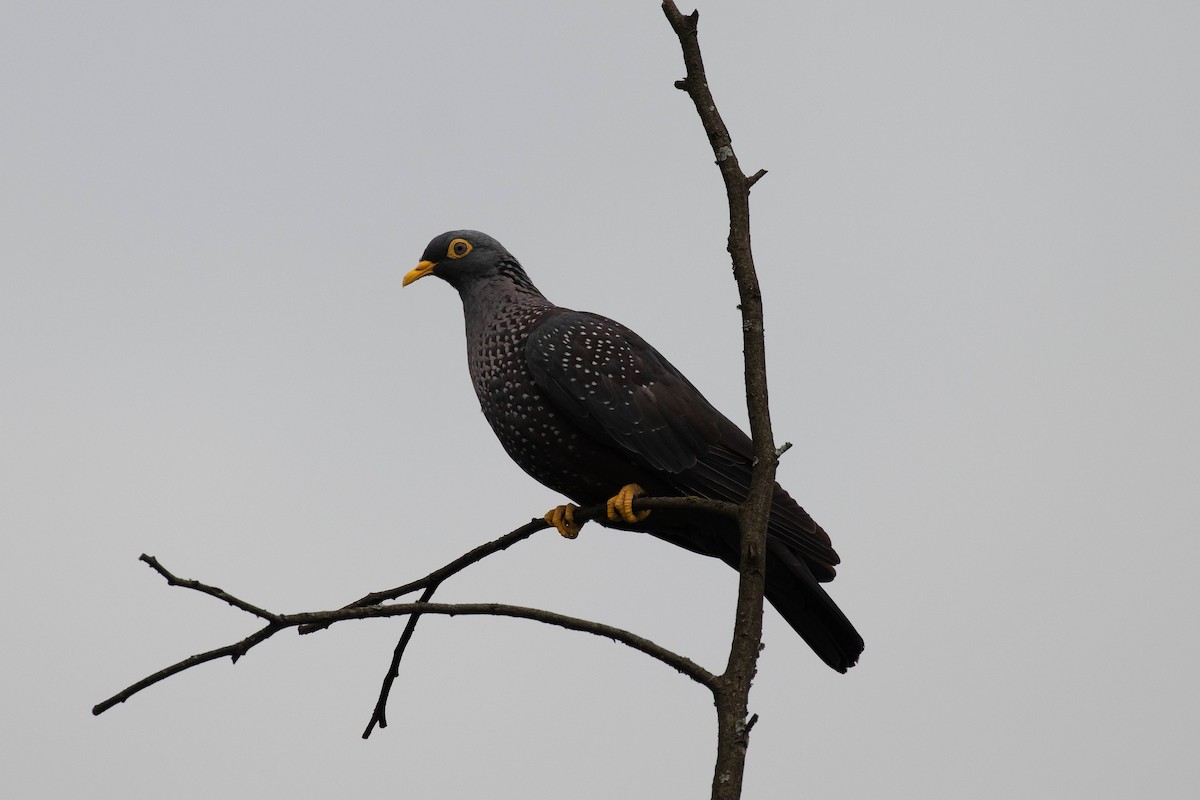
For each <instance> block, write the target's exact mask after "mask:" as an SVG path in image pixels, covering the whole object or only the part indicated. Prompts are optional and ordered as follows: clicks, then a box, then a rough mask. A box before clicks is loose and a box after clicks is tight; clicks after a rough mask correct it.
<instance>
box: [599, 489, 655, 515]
mask: <svg viewBox="0 0 1200 800" xmlns="http://www.w3.org/2000/svg"><path fill="white" fill-rule="evenodd" d="M645 493H646V490H645V489H643V488H642V487H641V486H638V485H637V484H636V483H630V484H627V485H625V486H623V487H621V491H619V492H617V493H616V495H614V496H613V497H610V498H609V499H608V519H609V521H610V522H625V523H628V524H630V525H632V524H634V523H635V522H641V521H642V520H644V519H645V518H646V517H648V516H650V512H649V511H634V510H633V498H635V497H637V496H638V495H640V494H645Z"/></svg>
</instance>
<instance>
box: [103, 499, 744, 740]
mask: <svg viewBox="0 0 1200 800" xmlns="http://www.w3.org/2000/svg"><path fill="white" fill-rule="evenodd" d="M634 508H635V509H638V510H648V509H661V510H664V511H666V510H671V509H682V508H697V509H701V510H704V511H708V512H711V513H717V514H723V515H725V516H736V515H737V506H736V505H735V504H733V503H725V502H722V501H719V500H709V499H706V498H699V497H638V498H636V499H635V500H634ZM605 512H606V507H605V505H604V504H597V505H594V506H589V507H587V508H583V509H580V510H579V511H578V512H576V514H575V519H576V521H577V522H580V523H581V524H582V523H583V522H585V521H587V520H591V519H596V518H597V517H600V516H603V515H604V514H605ZM548 527H550V526H549V524H548V523H547V522H546V521H545V520H544V519H534V520H531V521H530V522H529V523H527V524H525V525H522V526H521V527H520V528H517V529H516V530H514V531H512V532H510V533H507V534H505V535H504V536H501V537H500V538H498V539H495V540H494V541H491V542H488V543H487V544H484V545H480V546H479V547H476V548H475V549H473V550H471V551H469V552H467V553H464V554H463V555H461V556H459V557H458V558H456V559H454V560H453V561H451V562H449V563H448V564H446V565H445V566H442V567H440V568H438V569H436V570H434V571H433V572H431V573H429V574H428V575H426V576H425V577H424V578H420V579H418V580H416V581H411V582H409V583H406V584H403V585H402V586H398V587H396V588H395V589H388V590H386V591H383V592H373V593H371V594H368V595H365V596H364V597H362V598H360V599H358V600H356V601H355V602H353V603H350V604H349V605H347V606H345V607H343V608H340V609H337V610H334V611H315V612H306V613H300V614H276V613H274V612H272V611H268V610H266V609H264V608H260V607H259V606H256V605H254V604H252V603H248V602H246V601H245V600H242V599H241V598H239V597H236V596H234V595H232V594H230V593H228V592H226V591H225V590H223V589H219V588H217V587H215V586H210V585H209V584H206V583H203V582H201V581H198V580H192V579H187V578H179V577H177V576H176V575H175V574H173V573H172V572H170V571H169V570H168V569H167V568H166V567H164V566H162V564H160V563H159V561H158V559H156V558H154V557H153V556H148V555H145V554H143V555H142V556H141V557H140V559H139V560H141V561H144V562H145V563H146V564H148V565H149V566H150V567H151V568H152V569H153V570H154V571H155V572H157V573H158V574H159V575H161V576H162V577H163V578H164V579H165V580H166V581H167V584H168V585H170V586H179V587H182V588H184V589H190V590H192V591H195V592H200V593H201V594H205V595H208V596H209V597H214V598H216V599H218V600H221V601H222V602H225V603H228V604H229V605H231V606H233V607H234V608H237V609H239V610H241V611H244V612H245V613H247V614H251V615H253V616H256V617H259V618H260V619H264V620H266V621H267V623H268V624H267V625H266V626H265V627H263V628H261V629H260V630H258V631H257V632H255V633H254V634H251V635H250V636H248V637H246V638H245V639H242V640H240V641H238V642H234V643H232V644H229V645H226V646H224V647H219V648H217V649H215V650H209V651H207V652H204V653H198V654H196V655H193V656H189V657H187V658H185V659H183V660H182V661H178V662H176V663H175V664H172V665H171V666H169V667H166V668H165V669H162V670H159V671H158V672H155V673H154V674H152V675H148V676H146V677H145V678H143V679H142V680H140V681H138V682H136V683H134V684H132V685H130V686H128V687H126V688H125V689H123V690H121V691H120V692H118V693H117V694H115V695H113V696H112V697H110V698H108V699H107V700H105V701H103V702H101V703H98V704H97V705H95V706H94V707H93V708H92V713H93V714H102V713H104V712H105V711H107V710H108V709H110V708H112V707H113V706H115V705H117V704H119V703H124V702H125V701H126V700H128V699H129V698H131V697H133V696H134V695H135V694H137V693H138V692H141V691H142V690H144V689H147V688H149V687H151V686H153V685H154V684H156V683H159V682H160V681H163V680H166V679H167V678H170V677H171V676H173V675H177V674H179V673H180V672H184V671H185V670H188V669H191V668H192V667H196V666H199V665H201V664H206V663H208V662H209V661H215V660H217V659H220V658H226V657H228V658H230V659H231V660H232V661H233V662H234V663H237V660H238V659H239V658H241V657H242V656H244V655H245V654H246V653H247V652H249V651H250V649H251V648H253V647H255V646H256V645H259V644H261V643H262V642H264V641H266V640H267V639H269V638H271V637H272V636H274V635H275V634H276V633H278V632H279V631H282V630H285V629H287V628H297V629H298V630H299V631H300V632H301V633H309V632H313V631H317V630H322V629H324V628H327V627H329V626H330V625H332V624H334V623H336V622H341V621H343V620H348V619H373V618H376V617H393V616H408V617H409V620H408V623H407V625H406V626H405V629H404V633H403V634H402V635H401V637H400V641H399V642H398V643H397V645H396V649H395V652H394V653H393V656H392V662H391V667H390V668H389V671H388V673H387V675H386V676H385V678H384V681H383V686H382V688H381V691H380V696H379V700H378V702H377V703H376V706H375V710H374V713H373V714H372V717H371V721H370V722H369V723H368V724H367V728H366V730H365V731H364V732H363V738H366V737H367V736H369V735H370V733H371V731H372V729H373V728H374V727H375V725H377V724H378V725H379V727H386V726H387V717H386V713H385V708H386V704H387V699H388V694H389V692H390V691H391V687H392V684H393V682H394V681H395V678H396V676H397V674H398V671H399V665H400V659H401V658H402V657H403V654H404V652H405V650H406V649H407V647H408V644H409V642H410V641H411V640H412V637H413V633H414V630H415V628H416V623H417V620H418V619H419V618H420V616H421V615H422V614H441V615H447V616H455V615H460V614H461V615H467V614H470V615H480V614H484V615H491V616H503V617H517V618H521V619H531V620H534V621H536V622H542V623H545V624H548V625H556V626H558V627H560V628H567V629H569V630H575V631H582V632H584V633H591V634H593V635H596V636H603V637H606V638H608V639H612V640H613V641H616V642H620V643H621V644H624V645H626V646H628V647H631V648H633V649H634V650H637V651H639V652H641V653H644V654H646V655H648V656H650V657H651V658H654V659H655V660H657V661H661V662H662V663H664V664H666V665H667V666H670V667H672V668H673V669H675V670H677V671H679V672H681V673H683V674H684V675H687V676H688V677H690V678H691V679H692V680H694V681H696V682H697V683H701V684H703V685H704V686H707V687H709V688H710V689H711V688H712V686H713V684H714V681H716V677H715V676H714V675H713V674H712V673H710V672H708V671H707V670H705V669H704V668H702V667H700V666H699V665H697V664H696V663H695V662H693V661H692V660H691V659H688V658H686V657H684V656H682V655H679V654H678V653H675V652H673V651H671V650H668V649H666V648H665V647H662V646H660V645H658V644H655V643H654V642H652V641H650V640H649V639H646V638H644V637H641V636H638V635H637V634H634V633H631V632H629V631H626V630H623V629H621V628H616V627H613V626H611V625H604V624H602V623H599V622H592V621H589V620H584V619H578V618H576V617H568V616H565V615H563V614H557V613H555V612H552V611H545V610H542V609H536V608H525V607H522V606H509V605H504V604H501V603H463V604H446V603H442V604H433V603H429V602H428V601H429V599H430V598H431V597H432V596H433V593H434V591H436V590H437V588H438V587H439V586H440V585H441V584H442V582H443V581H445V580H446V579H447V578H450V577H451V576H453V575H455V574H457V573H459V572H461V571H462V570H464V569H466V568H467V567H469V566H470V565H472V564H476V563H478V562H480V561H482V560H483V559H484V558H487V557H488V556H490V555H494V554H495V553H499V552H501V551H502V550H504V549H506V548H508V547H510V546H512V545H513V544H516V543H517V542H519V541H522V540H523V539H527V538H529V537H530V536H531V535H533V534H534V533H537V532H538V531H540V530H544V529H546V528H548ZM417 590H423V591H424V593H423V594H422V596H421V599H420V600H418V601H417V602H415V603H397V604H392V605H379V603H380V602H381V601H384V600H391V599H394V598H396V597H399V596H402V595H405V594H409V593H411V592H414V591H417Z"/></svg>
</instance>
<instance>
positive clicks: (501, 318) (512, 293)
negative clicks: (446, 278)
mask: <svg viewBox="0 0 1200 800" xmlns="http://www.w3.org/2000/svg"><path fill="white" fill-rule="evenodd" d="M518 275H519V279H518V276H514V275H510V274H505V273H501V274H499V275H495V276H492V277H490V278H487V279H484V280H480V281H477V282H474V283H472V284H471V285H469V286H464V287H461V288H460V289H459V296H460V297H461V298H462V303H463V311H464V316H465V317H466V322H467V337H468V338H469V339H470V338H475V337H480V336H484V335H486V334H487V331H486V330H485V329H486V328H488V327H489V326H494V325H496V324H501V325H507V324H508V323H509V321H511V320H514V319H526V320H528V319H530V318H531V316H541V314H542V313H543V312H546V311H549V310H551V309H553V308H554V304H553V303H551V302H550V301H549V300H547V299H546V297H545V295H543V294H542V293H541V292H540V291H538V288H537V287H536V286H534V285H533V282H532V281H530V280H529V278H528V277H526V276H525V273H524V272H519V268H518Z"/></svg>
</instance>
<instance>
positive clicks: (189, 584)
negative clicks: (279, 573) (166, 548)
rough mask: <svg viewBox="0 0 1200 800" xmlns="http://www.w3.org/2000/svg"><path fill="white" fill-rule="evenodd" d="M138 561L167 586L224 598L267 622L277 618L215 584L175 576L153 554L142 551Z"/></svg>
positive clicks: (235, 606)
mask: <svg viewBox="0 0 1200 800" xmlns="http://www.w3.org/2000/svg"><path fill="white" fill-rule="evenodd" d="M138 561H144V562H146V563H147V564H149V565H150V567H151V568H152V569H153V570H154V571H155V572H157V573H158V574H159V575H162V576H163V577H164V578H166V579H167V585H168V586H181V587H183V588H184V589H191V590H192V591H194V592H201V593H203V594H207V595H210V596H212V597H215V598H217V599H218V600H224V601H225V602H226V603H228V604H229V605H231V606H233V607H234V608H240V609H241V610H242V611H245V612H246V613H247V614H253V615H254V616H256V617H259V618H261V619H265V620H266V621H267V622H274V621H276V619H277V618H278V617H277V615H276V614H272V613H271V612H270V611H267V610H266V609H265V608H259V607H258V606H256V605H251V604H250V603H247V602H246V601H245V600H241V599H239V598H237V597H234V596H233V595H231V594H229V592H226V591H225V590H224V589H218V588H217V587H216V586H209V585H208V584H206V583H201V582H200V581H196V580H192V579H191V578H179V577H176V576H175V575H172V574H171V573H170V572H169V571H168V570H167V568H166V567H164V566H163V565H162V564H160V563H158V559H157V558H155V557H154V556H148V555H146V554H145V553H142V554H141V556H139V557H138Z"/></svg>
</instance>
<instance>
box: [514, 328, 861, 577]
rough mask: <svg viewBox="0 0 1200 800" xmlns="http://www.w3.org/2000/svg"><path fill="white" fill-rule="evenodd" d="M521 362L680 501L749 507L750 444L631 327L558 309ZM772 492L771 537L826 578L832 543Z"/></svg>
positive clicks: (572, 413)
mask: <svg viewBox="0 0 1200 800" xmlns="http://www.w3.org/2000/svg"><path fill="white" fill-rule="evenodd" d="M525 359H526V363H527V364H528V365H529V369H530V372H532V373H533V378H534V382H535V383H536V384H537V385H538V387H539V388H540V389H541V390H542V391H544V392H545V393H546V394H547V396H548V397H549V398H550V401H551V402H552V403H554V405H555V406H556V407H557V408H558V409H560V410H561V411H562V412H564V413H565V414H567V415H568V417H569V418H570V419H572V420H574V421H575V422H576V423H577V424H578V425H579V426H580V428H582V429H583V430H584V431H586V432H587V433H588V434H589V435H590V436H592V437H593V438H594V439H596V440H597V441H600V442H607V443H610V444H616V445H618V446H620V447H621V448H622V449H624V450H625V451H626V452H628V453H629V454H632V455H635V456H637V457H639V458H640V459H641V460H643V461H644V462H645V463H646V464H647V465H649V466H650V467H652V468H653V469H656V470H660V471H664V472H667V473H670V475H669V476H664V477H666V478H668V480H669V482H670V483H672V484H674V485H675V486H676V487H677V488H678V490H679V491H680V492H681V493H683V494H693V495H696V496H699V497H710V498H713V499H720V500H727V501H729V502H734V503H740V502H742V501H744V500H745V499H746V495H747V493H748V492H749V489H750V473H751V469H752V465H753V446H752V444H751V441H750V437H749V436H747V435H746V434H745V432H743V431H742V429H741V428H739V427H738V426H737V425H735V424H734V423H733V422H731V421H730V420H729V419H728V418H727V417H725V415H724V414H722V413H721V412H720V411H718V410H717V409H716V408H714V407H713V405H712V404H711V403H709V402H708V400H706V399H705V397H704V395H702V394H701V393H700V390H698V389H697V388H696V387H695V386H693V385H692V384H691V382H690V381H689V380H688V379H687V378H685V377H684V376H683V374H682V373H681V372H680V371H679V370H678V369H676V368H675V367H674V365H672V364H671V362H669V361H667V359H666V358H664V357H663V356H662V354H661V353H659V352H658V351H657V350H655V349H654V348H653V347H652V346H651V345H650V344H648V343H647V342H646V341H645V340H644V339H642V337H640V336H638V335H637V334H636V333H634V332H633V331H631V330H630V329H629V328H626V327H625V326H624V325H622V324H620V323H619V322H614V321H613V320H610V319H608V318H606V317H602V316H599V315H597V314H589V313H586V312H581V311H570V310H567V309H563V310H561V311H559V312H557V313H554V314H551V315H549V316H548V317H547V318H545V319H544V320H543V321H542V323H541V324H540V325H539V326H538V327H537V328H536V329H535V330H534V331H533V333H531V334H530V336H529V339H528V341H527V342H526V345H525ZM775 492H776V497H775V501H774V503H773V507H772V514H771V523H770V530H771V533H772V534H774V535H775V536H778V537H779V538H780V539H782V540H783V541H784V542H787V543H788V545H790V546H791V547H792V548H794V549H795V550H796V552H797V553H799V554H801V555H803V556H805V557H806V558H808V559H810V561H811V563H812V565H813V567H814V569H816V570H817V571H818V572H819V573H820V579H823V580H829V579H830V578H832V577H833V570H832V567H833V565H835V564H837V563H838V562H839V560H840V559H839V558H838V556H837V553H835V552H834V550H833V548H832V546H831V544H830V541H829V536H828V535H827V534H826V533H825V531H824V530H822V529H821V527H820V526H819V525H817V524H816V522H814V521H813V519H812V518H811V517H810V516H809V515H808V514H807V513H806V512H805V511H804V509H803V508H801V507H800V506H799V505H798V504H797V503H796V502H795V501H794V500H792V498H791V497H790V496H788V494H787V492H785V491H783V489H781V488H779V487H778V486H777V487H776V490H775Z"/></svg>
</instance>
